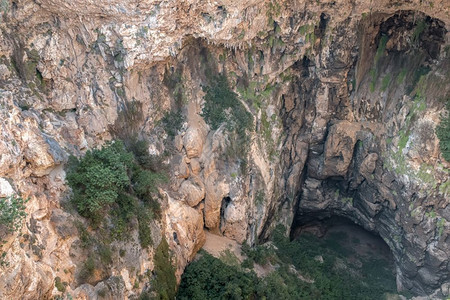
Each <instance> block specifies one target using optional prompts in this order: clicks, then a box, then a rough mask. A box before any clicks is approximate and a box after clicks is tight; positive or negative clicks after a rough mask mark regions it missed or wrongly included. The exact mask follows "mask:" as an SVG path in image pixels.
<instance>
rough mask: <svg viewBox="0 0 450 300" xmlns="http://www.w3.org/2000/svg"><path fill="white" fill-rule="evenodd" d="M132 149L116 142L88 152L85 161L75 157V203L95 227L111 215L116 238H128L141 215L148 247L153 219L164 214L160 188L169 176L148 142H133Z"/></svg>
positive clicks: (71, 179) (70, 170)
mask: <svg viewBox="0 0 450 300" xmlns="http://www.w3.org/2000/svg"><path fill="white" fill-rule="evenodd" d="M128 149H129V150H127V149H126V148H125V145H124V143H123V142H121V141H114V142H110V143H107V144H106V145H105V146H103V147H102V148H101V149H94V150H90V151H88V152H87V153H86V155H85V156H84V157H82V158H81V159H77V158H75V157H71V158H70V160H69V167H68V171H67V181H68V183H69V185H70V187H71V188H72V192H73V196H72V198H71V202H72V203H73V204H74V205H75V207H76V209H77V210H78V212H79V213H80V214H81V215H82V216H84V217H86V218H88V219H89V220H90V221H91V224H92V225H94V226H98V225H100V224H101V223H102V222H103V221H104V220H105V219H106V218H107V216H108V218H109V220H110V221H111V223H112V224H113V227H112V228H110V229H109V231H110V233H111V236H112V237H113V238H115V239H121V238H123V237H126V236H127V228H128V226H129V224H130V223H131V220H132V218H133V217H135V216H136V215H138V216H139V217H140V218H139V234H140V236H139V237H140V240H141V244H142V246H143V247H147V246H148V245H150V244H151V238H150V237H149V231H150V229H149V227H148V226H149V222H150V220H151V217H152V216H156V217H160V215H161V208H160V205H159V202H158V200H157V199H156V197H155V195H157V186H158V185H159V184H161V183H163V182H165V181H167V177H166V175H165V174H164V172H163V170H164V168H163V167H162V166H161V163H160V162H159V159H158V158H155V157H153V156H151V155H149V153H148V143H147V142H145V141H137V140H134V141H130V145H129V146H128ZM82 232H84V231H82Z"/></svg>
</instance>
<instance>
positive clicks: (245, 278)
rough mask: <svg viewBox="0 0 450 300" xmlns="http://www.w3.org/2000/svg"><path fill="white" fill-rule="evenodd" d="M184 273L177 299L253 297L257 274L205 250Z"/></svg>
mask: <svg viewBox="0 0 450 300" xmlns="http://www.w3.org/2000/svg"><path fill="white" fill-rule="evenodd" d="M201 255H202V257H201V258H200V259H198V260H196V261H194V262H192V263H191V264H190V265H189V266H188V267H187V268H186V270H185V272H184V273H183V276H182V278H181V284H180V287H179V290H178V295H177V299H254V296H255V287H256V285H257V277H256V274H255V273H254V272H248V273H246V272H243V271H241V270H239V268H238V267H237V266H230V265H227V264H225V263H223V262H222V261H220V260H219V259H217V258H214V257H212V256H211V255H210V254H208V253H206V252H202V253H201Z"/></svg>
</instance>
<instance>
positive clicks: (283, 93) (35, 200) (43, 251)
mask: <svg viewBox="0 0 450 300" xmlns="http://www.w3.org/2000/svg"><path fill="white" fill-rule="evenodd" d="M0 9H1V12H2V15H1V18H2V19H1V23H0V28H1V31H0V41H1V43H0V104H1V105H0V114H1V115H2V122H1V126H2V138H1V139H0V154H1V155H0V176H1V181H0V183H1V185H0V196H5V195H8V194H10V193H11V192H12V191H14V192H20V193H21V194H22V195H24V196H28V197H29V198H30V201H29V202H28V203H27V210H26V211H27V214H28V216H27V218H26V222H24V226H23V228H22V230H21V235H20V236H19V235H18V234H15V235H10V236H8V237H7V243H6V245H5V246H4V247H3V249H4V251H5V252H6V256H5V259H6V260H7V261H8V262H9V265H5V266H1V267H0V298H2V299H3V298H5V299H36V298H48V297H51V296H57V295H61V292H60V291H58V289H57V287H55V278H57V277H59V278H60V280H61V281H63V282H67V283H68V287H67V289H66V293H70V294H71V295H72V296H73V297H74V298H79V299H96V298H97V297H98V294H99V293H103V294H105V293H106V294H107V296H108V297H111V298H114V299H118V298H132V297H133V296H136V295H139V293H140V291H141V290H142V288H143V287H142V286H141V287H139V284H136V282H138V281H139V276H142V275H143V274H145V273H146V271H147V270H152V269H153V263H152V257H153V252H154V251H153V249H151V248H150V249H142V248H141V247H140V246H139V243H137V242H136V240H137V235H136V233H135V232H134V233H130V236H131V239H132V241H131V242H126V243H125V242H123V243H120V242H117V245H115V246H116V247H115V248H116V249H117V253H113V263H112V264H111V266H110V267H109V269H108V272H106V273H99V274H96V276H95V279H94V280H91V281H90V282H87V283H85V282H81V281H80V280H78V277H79V273H80V270H81V266H82V265H83V263H84V261H85V260H86V259H87V257H88V256H89V253H85V252H83V250H82V248H80V243H81V242H80V237H81V235H82V232H80V229H79V228H78V227H77V226H75V225H74V224H77V222H83V220H82V218H81V217H79V216H77V214H76V213H75V212H73V211H70V210H68V209H67V208H66V207H65V205H64V203H67V199H68V197H69V193H68V192H69V191H68V187H67V185H66V184H65V171H64V165H65V163H66V162H67V157H68V155H69V154H74V155H82V154H83V153H84V152H85V151H87V150H88V149H92V148H95V147H97V146H99V145H102V144H103V143H105V142H106V141H108V140H111V139H114V138H117V137H118V136H120V134H122V135H127V134H128V135H129V134H132V133H137V134H139V135H140V136H141V137H142V138H145V139H146V140H148V141H150V148H149V151H150V153H152V154H161V153H163V152H168V153H170V155H169V157H168V159H167V164H168V165H169V168H170V170H171V182H170V184H169V185H167V186H166V187H164V188H163V189H161V195H162V199H161V201H162V203H163V208H164V212H163V218H162V220H161V222H154V224H152V228H153V229H154V230H153V232H154V233H153V235H154V236H153V240H154V242H155V244H156V245H157V242H158V241H159V240H160V239H161V234H164V235H165V237H166V239H167V240H168V242H169V245H170V248H171V250H172V251H173V254H174V256H175V257H176V264H177V275H178V276H179V275H181V273H182V272H183V269H184V267H185V266H186V264H187V263H188V262H189V261H190V260H192V258H193V256H194V255H195V253H196V251H197V250H198V249H199V248H200V247H201V246H202V244H203V243H204V240H205V234H204V228H207V229H208V230H210V231H212V232H214V233H216V234H223V235H226V236H228V237H230V238H232V239H234V240H236V241H238V242H240V243H242V242H244V241H247V242H249V243H256V242H258V241H264V240H265V239H266V238H267V237H268V236H269V235H270V232H271V229H272V228H273V227H274V226H275V225H276V224H279V223H282V224H285V225H287V227H288V228H291V226H292V230H293V231H295V228H297V226H301V225H302V224H304V223H307V222H308V221H309V220H311V219H313V218H316V219H317V218H318V219H321V218H326V217H328V216H332V215H340V216H344V217H347V218H349V219H351V220H353V221H354V222H356V223H357V224H359V225H361V226H363V227H364V228H366V229H367V230H370V231H373V232H376V233H378V234H379V235H380V236H381V237H382V238H383V239H384V240H385V241H386V242H387V244H388V245H389V247H390V248H391V250H392V252H393V254H394V257H395V260H396V265H397V284H398V288H399V290H410V291H412V292H413V293H415V294H418V295H431V294H432V295H433V297H435V298H444V296H447V297H448V295H449V294H450V276H449V274H450V263H449V261H450V258H449V253H450V234H449V228H450V223H449V222H450V206H449V204H450V200H449V199H450V189H449V182H450V181H449V180H450V179H449V168H450V164H449V162H447V161H445V160H444V159H443V157H442V154H441V153H440V150H439V145H438V139H437V137H436V135H435V133H434V129H435V127H436V126H437V124H438V123H439V120H440V115H441V113H442V111H443V107H444V102H443V101H442V99H444V100H445V99H447V98H448V97H449V92H450V74H449V73H450V51H449V46H450V34H449V33H448V32H449V31H450V3H449V2H448V1H447V0H434V1H422V0H420V1H419V0H410V1H391V0H380V1H377V2H376V3H374V2H372V1H368V0H367V1H348V0H340V1H303V0H300V1H273V2H271V1H263V0H254V1H226V0H223V1H194V0H186V1H170V0H169V1H152V0H147V1H138V2H130V1H103V0H97V1H70V2H65V1H61V0H40V1H28V0H21V1H8V0H3V1H1V2H0ZM218 74H225V75H226V77H227V79H228V81H229V83H230V86H231V88H232V89H234V90H235V91H236V93H237V94H238V99H239V101H240V105H242V107H244V108H245V110H246V111H247V112H249V113H250V114H251V116H252V123H253V126H251V127H252V128H249V129H248V130H247V131H246V135H247V136H248V137H249V138H248V140H245V141H242V140H241V139H239V136H236V135H235V134H232V132H231V131H230V130H228V129H227V126H226V124H223V125H222V126H219V127H218V128H217V129H216V130H213V129H212V127H211V126H210V125H208V124H207V122H206V121H205V118H204V114H202V108H203V107H204V101H205V100H204V96H205V93H206V92H207V90H206V89H205V86H206V85H207V83H208V81H209V80H210V79H211V77H214V76H216V75H218ZM130 103H140V105H139V106H138V107H139V116H140V117H139V118H135V119H133V120H129V119H125V120H124V119H123V118H122V117H121V115H123V112H124V111H127V110H129V109H130V105H129V104H130ZM170 111H172V112H175V111H177V112H180V113H181V115H182V119H183V122H182V124H181V127H180V128H176V130H175V131H174V133H173V134H170V135H174V136H173V137H172V136H169V128H168V127H169V125H170V124H167V123H165V122H163V121H161V120H162V119H163V117H164V116H165V115H167V113H168V112H170ZM230 113H232V112H230V111H229V112H228V114H230ZM131 121H132V122H131ZM131 123H132V125H130V124H131ZM124 128H126V130H129V131H126V130H124ZM118 249H126V252H125V253H126V254H125V255H124V256H121V255H119V250H118Z"/></svg>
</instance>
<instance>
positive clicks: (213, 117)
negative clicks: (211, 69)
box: [202, 75, 253, 172]
mask: <svg viewBox="0 0 450 300" xmlns="http://www.w3.org/2000/svg"><path fill="white" fill-rule="evenodd" d="M204 91H205V92H206V94H205V97H204V99H205V105H204V107H203V111H202V117H203V118H204V119H205V121H206V122H207V123H208V124H209V125H210V126H211V129H213V130H216V129H218V128H219V127H220V126H221V125H222V124H224V125H225V129H226V130H227V131H228V138H229V142H228V146H227V149H226V151H225V155H226V156H227V157H228V158H230V159H236V158H239V159H240V160H241V169H242V171H243V172H244V171H245V168H246V164H247V162H246V159H245V157H246V153H247V151H248V148H249V147H248V145H249V143H250V137H249V135H248V134H247V131H249V130H253V117H252V115H251V114H250V113H249V112H248V111H247V110H246V108H245V106H244V105H243V104H242V103H241V102H240V101H239V99H238V97H237V95H236V93H234V92H233V91H232V90H231V89H230V87H229V83H228V80H227V77H226V76H225V75H214V76H212V77H210V80H209V85H208V86H206V87H204Z"/></svg>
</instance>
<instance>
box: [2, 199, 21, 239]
mask: <svg viewBox="0 0 450 300" xmlns="http://www.w3.org/2000/svg"><path fill="white" fill-rule="evenodd" d="M26 202H27V200H25V199H23V198H22V197H20V196H18V195H12V196H10V197H6V198H0V226H1V227H3V228H5V229H4V230H3V232H6V233H12V232H14V231H17V230H19V229H20V227H21V225H22V220H23V218H25V216H26V213H25V203H26ZM0 237H1V236H0Z"/></svg>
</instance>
